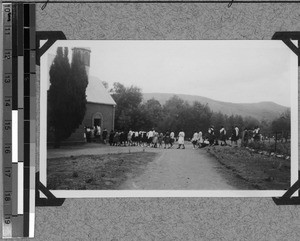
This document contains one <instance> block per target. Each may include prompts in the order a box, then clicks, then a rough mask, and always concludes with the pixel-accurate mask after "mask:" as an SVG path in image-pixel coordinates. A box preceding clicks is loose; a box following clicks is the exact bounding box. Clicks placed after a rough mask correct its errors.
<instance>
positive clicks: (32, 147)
mask: <svg viewBox="0 0 300 241" xmlns="http://www.w3.org/2000/svg"><path fill="white" fill-rule="evenodd" d="M35 14H36V5H35V4H29V28H30V29H29V36H30V43H29V47H30V65H29V68H30V139H29V140H30V162H29V173H30V177H29V188H30V191H29V200H30V203H29V237H34V224H35V195H36V194H35V165H36V147H37V143H36V133H37V132H36V127H37V125H36V117H37V113H36V103H37V101H36V17H35Z"/></svg>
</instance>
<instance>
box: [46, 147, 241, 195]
mask: <svg viewBox="0 0 300 241" xmlns="http://www.w3.org/2000/svg"><path fill="white" fill-rule="evenodd" d="M141 151H146V152H156V153H158V154H159V155H158V157H157V158H156V159H155V160H154V161H152V162H151V163H149V164H148V165H147V166H146V171H145V172H144V173H143V174H141V175H140V176H138V177H136V178H129V179H127V181H125V183H124V184H122V185H121V186H120V187H119V188H118V189H119V190H134V189H135V190H234V189H236V188H235V187H233V186H232V185H230V184H229V180H226V179H225V177H224V175H222V174H221V173H220V172H219V171H218V169H219V170H220V164H219V163H218V162H217V161H216V160H215V159H213V157H211V156H209V154H208V153H207V152H206V150H204V149H196V150H194V149H192V146H191V145H189V144H187V145H186V149H185V150H183V149H180V150H177V149H176V148H173V149H156V148H142V147H114V146H105V145H99V144H95V143H92V144H87V145H84V146H81V147H78V146H77V147H76V146H75V147H62V148H60V149H49V150H48V153H47V156H48V159H51V158H58V157H70V156H72V155H73V156H81V155H101V154H108V153H110V154H112V153H129V152H141Z"/></svg>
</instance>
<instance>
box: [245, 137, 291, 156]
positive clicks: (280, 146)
mask: <svg viewBox="0 0 300 241" xmlns="http://www.w3.org/2000/svg"><path fill="white" fill-rule="evenodd" d="M248 147H249V148H252V149H255V150H258V151H267V152H268V153H271V152H274V153H277V154H282V155H287V156H290V155H291V144H290V143H289V142H287V143H282V142H277V143H276V144H275V142H274V141H272V142H270V143H268V142H250V143H248Z"/></svg>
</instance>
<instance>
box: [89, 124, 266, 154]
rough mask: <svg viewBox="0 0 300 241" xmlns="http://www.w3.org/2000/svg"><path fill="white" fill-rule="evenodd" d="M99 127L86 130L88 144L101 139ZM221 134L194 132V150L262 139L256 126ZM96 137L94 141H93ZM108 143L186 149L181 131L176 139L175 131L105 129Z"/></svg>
mask: <svg viewBox="0 0 300 241" xmlns="http://www.w3.org/2000/svg"><path fill="white" fill-rule="evenodd" d="M99 129H100V128H99V127H95V128H93V129H92V128H86V131H85V136H86V138H87V141H88V142H91V140H97V139H98V138H99V140H100V135H101V131H100V130H99ZM218 132H219V133H216V131H215V129H214V126H210V127H209V128H208V130H207V133H205V134H203V133H202V131H199V132H194V134H193V137H192V139H191V142H192V144H193V148H196V147H200V148H201V147H205V146H207V145H210V146H212V145H219V143H220V144H221V145H228V143H227V141H228V140H230V141H231V145H236V146H237V142H238V140H239V139H240V138H241V142H242V145H244V146H246V145H247V144H248V141H249V139H251V138H253V140H254V141H259V140H260V138H261V135H260V129H259V127H258V126H256V127H255V128H254V129H253V130H248V129H247V128H245V129H244V130H243V131H242V132H241V133H240V130H239V128H238V127H237V126H235V127H233V128H232V131H231V135H230V137H228V135H227V131H226V129H225V127H224V126H221V128H220V129H219V130H218ZM93 137H94V139H93ZM107 139H108V142H109V144H110V145H111V146H127V145H129V146H144V147H154V148H157V147H158V148H162V147H163V148H172V147H173V146H174V144H175V142H176V141H177V142H178V147H177V148H181V147H182V148H183V149H185V145H184V142H185V133H184V131H183V130H181V131H180V132H179V133H178V136H176V137H175V133H174V132H173V131H171V132H169V131H167V132H165V133H164V134H163V133H158V132H157V131H155V130H154V129H152V130H150V131H148V132H146V131H132V130H130V131H128V132H125V131H113V130H111V131H110V133H109V134H108V132H107V130H106V129H104V130H103V132H102V135H101V140H102V141H103V142H104V143H106V141H107Z"/></svg>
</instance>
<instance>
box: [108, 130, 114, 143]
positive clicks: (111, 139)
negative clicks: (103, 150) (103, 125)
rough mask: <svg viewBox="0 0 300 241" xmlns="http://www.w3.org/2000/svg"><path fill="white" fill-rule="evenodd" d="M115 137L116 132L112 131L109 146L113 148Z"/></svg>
mask: <svg viewBox="0 0 300 241" xmlns="http://www.w3.org/2000/svg"><path fill="white" fill-rule="evenodd" d="M114 136H115V132H114V131H113V130H111V131H110V133H109V145H111V146H112V145H113V144H114Z"/></svg>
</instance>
